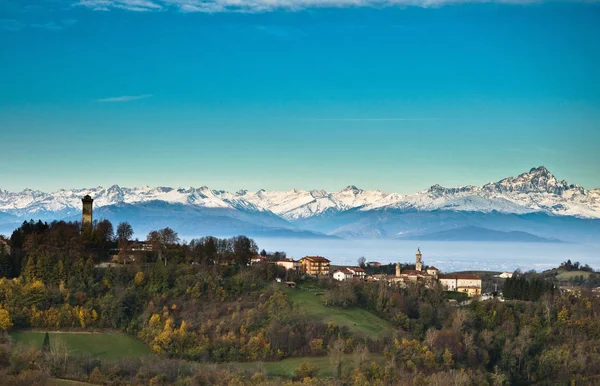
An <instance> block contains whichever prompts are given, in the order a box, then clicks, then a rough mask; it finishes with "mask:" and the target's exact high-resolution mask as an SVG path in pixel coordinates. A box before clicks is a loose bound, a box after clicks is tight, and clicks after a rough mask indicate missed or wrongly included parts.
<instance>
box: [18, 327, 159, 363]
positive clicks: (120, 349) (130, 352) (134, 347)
mask: <svg viewBox="0 0 600 386" xmlns="http://www.w3.org/2000/svg"><path fill="white" fill-rule="evenodd" d="M49 335H50V344H51V345H52V344H58V342H61V343H64V345H65V346H66V347H67V349H68V350H69V351H71V352H72V353H74V354H88V353H89V354H91V355H92V356H94V357H98V358H102V359H121V358H126V357H141V356H147V355H151V353H150V349H149V348H148V347H147V346H146V345H145V344H144V343H142V342H140V341H139V340H137V339H135V338H133V337H131V336H129V335H125V334H113V333H76V332H74V333H69V332H64V333H63V332H60V333H53V332H50V333H49ZM10 336H11V337H12V339H13V340H14V341H15V342H17V343H21V344H26V345H34V346H35V347H37V348H40V349H41V348H42V343H43V342H44V333H43V332H29V331H17V332H12V333H10Z"/></svg>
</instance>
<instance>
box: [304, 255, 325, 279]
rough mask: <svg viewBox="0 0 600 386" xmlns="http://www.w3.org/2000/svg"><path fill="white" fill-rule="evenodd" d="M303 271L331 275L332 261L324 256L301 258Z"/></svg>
mask: <svg viewBox="0 0 600 386" xmlns="http://www.w3.org/2000/svg"><path fill="white" fill-rule="evenodd" d="M300 263H301V264H302V272H304V273H307V274H309V275H316V276H320V275H329V263H330V261H329V260H328V259H326V258H324V257H323V256H306V257H303V258H301V259H300Z"/></svg>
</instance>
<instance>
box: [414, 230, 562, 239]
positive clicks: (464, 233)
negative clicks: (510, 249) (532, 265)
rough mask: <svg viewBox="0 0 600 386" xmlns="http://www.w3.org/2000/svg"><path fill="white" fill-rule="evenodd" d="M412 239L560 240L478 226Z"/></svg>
mask: <svg viewBox="0 0 600 386" xmlns="http://www.w3.org/2000/svg"><path fill="white" fill-rule="evenodd" d="M412 239H413V240H430V241H494V242H521V243H556V242H560V240H556V239H547V238H544V237H539V236H535V235H532V234H530V233H527V232H521V231H512V232H502V231H495V230H492V229H485V228H479V227H473V226H471V227H462V228H458V229H449V230H445V231H439V232H433V233H429V234H426V235H422V236H414V237H412Z"/></svg>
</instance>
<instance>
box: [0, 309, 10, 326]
mask: <svg viewBox="0 0 600 386" xmlns="http://www.w3.org/2000/svg"><path fill="white" fill-rule="evenodd" d="M12 326H13V322H12V319H11V318H10V314H9V313H8V311H7V310H5V309H0V331H8V330H9V329H10V328H11V327H12Z"/></svg>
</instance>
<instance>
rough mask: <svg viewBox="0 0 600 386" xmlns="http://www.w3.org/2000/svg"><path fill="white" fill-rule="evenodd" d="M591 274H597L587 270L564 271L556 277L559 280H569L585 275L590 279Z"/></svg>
mask: <svg viewBox="0 0 600 386" xmlns="http://www.w3.org/2000/svg"><path fill="white" fill-rule="evenodd" d="M591 275H597V274H596V273H592V272H587V271H563V272H561V273H559V274H558V275H556V278H557V279H558V280H559V281H568V280H569V279H572V278H575V277H579V276H583V279H584V280H588V279H589V278H590V276H591Z"/></svg>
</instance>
